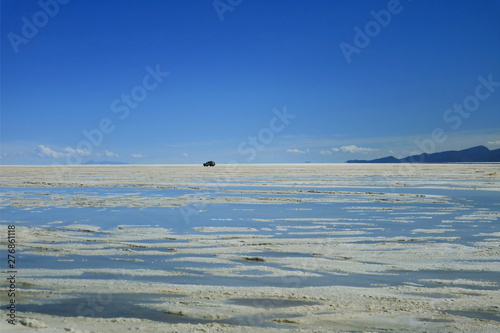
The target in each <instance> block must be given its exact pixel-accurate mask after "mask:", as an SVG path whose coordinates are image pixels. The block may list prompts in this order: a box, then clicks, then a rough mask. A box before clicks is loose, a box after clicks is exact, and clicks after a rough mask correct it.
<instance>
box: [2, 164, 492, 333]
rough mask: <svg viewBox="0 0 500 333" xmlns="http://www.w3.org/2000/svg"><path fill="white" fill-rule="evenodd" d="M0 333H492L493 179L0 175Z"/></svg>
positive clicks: (429, 169) (293, 173)
mask: <svg viewBox="0 0 500 333" xmlns="http://www.w3.org/2000/svg"><path fill="white" fill-rule="evenodd" d="M0 186H1V187H2V195H1V201H0V208H1V214H2V216H1V225H2V226H3V227H2V230H4V232H3V233H2V238H1V239H2V243H1V244H0V246H1V247H2V248H1V250H2V280H1V281H2V282H1V284H2V287H6V286H7V284H6V282H5V281H7V280H6V279H4V278H3V277H7V269H6V267H5V261H4V258H6V256H7V252H6V251H5V250H6V249H7V242H6V237H5V236H6V235H7V231H6V230H7V225H16V244H17V246H18V247H17V250H18V251H17V252H16V256H17V262H16V265H17V267H16V268H17V270H18V273H17V279H16V282H17V286H18V292H17V293H16V302H17V308H16V310H17V319H18V321H17V323H16V325H10V324H8V323H7V322H6V320H5V319H7V311H6V310H5V306H6V304H7V302H8V301H9V298H8V297H7V295H6V294H5V293H2V295H1V301H2V312H1V313H0V315H2V316H3V317H2V320H1V321H0V325H1V326H0V327H1V331H2V332H4V331H6V332H10V331H12V332H22V331H26V332H32V331H37V332H67V331H75V332H76V331H81V332H87V331H88V332H92V331H94V332H123V331H128V330H139V329H140V330H141V331H143V332H159V331H162V332H281V331H287V330H293V331H295V332H335V331H339V332H358V331H359V332H364V331H386V330H392V331H412V332H443V331H446V332H455V331H456V332H459V331H467V332H497V331H499V330H500V314H499V312H500V311H499V304H500V292H499V283H500V274H499V273H500V227H499V219H500V200H499V198H500V197H499V194H500V167H499V165H498V164H458V165H406V164H403V165H392V164H391V165H388V164H381V165H373V164H371V165H352V164H349V165H347V164H321V165H312V164H304V165H217V166H216V167H215V168H203V167H202V166H201V165H200V166H193V165H190V166H186V165H183V166H64V167H52V166H45V167H38V166H37V167H24V166H23V167H15V166H12V167H10V166H3V167H2V169H1V178H0Z"/></svg>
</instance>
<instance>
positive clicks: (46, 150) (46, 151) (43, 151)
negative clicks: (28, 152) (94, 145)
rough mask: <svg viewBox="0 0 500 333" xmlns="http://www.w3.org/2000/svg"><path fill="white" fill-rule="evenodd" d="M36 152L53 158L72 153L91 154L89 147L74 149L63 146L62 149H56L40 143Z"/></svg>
mask: <svg viewBox="0 0 500 333" xmlns="http://www.w3.org/2000/svg"><path fill="white" fill-rule="evenodd" d="M35 152H36V153H38V155H39V156H42V157H52V158H63V157H68V156H71V155H80V156H89V155H90V151H89V150H88V149H74V148H71V147H66V148H63V149H62V151H55V150H53V149H51V148H49V147H46V146H44V145H38V147H36V148H35Z"/></svg>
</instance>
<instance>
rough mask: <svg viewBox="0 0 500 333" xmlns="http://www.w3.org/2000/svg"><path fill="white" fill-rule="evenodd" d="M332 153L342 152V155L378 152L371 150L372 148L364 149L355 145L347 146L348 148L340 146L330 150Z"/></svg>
mask: <svg viewBox="0 0 500 333" xmlns="http://www.w3.org/2000/svg"><path fill="white" fill-rule="evenodd" d="M332 151H333V152H335V153H338V152H340V151H341V152H343V153H351V154H354V153H368V152H372V151H378V149H372V148H365V147H358V146H355V145H348V146H342V147H340V148H332Z"/></svg>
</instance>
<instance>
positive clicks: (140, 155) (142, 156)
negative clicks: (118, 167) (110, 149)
mask: <svg viewBox="0 0 500 333" xmlns="http://www.w3.org/2000/svg"><path fill="white" fill-rule="evenodd" d="M130 156H132V157H133V158H144V155H142V154H132V155H130Z"/></svg>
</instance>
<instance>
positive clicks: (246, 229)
mask: <svg viewBox="0 0 500 333" xmlns="http://www.w3.org/2000/svg"><path fill="white" fill-rule="evenodd" d="M193 229H194V230H196V231H198V232H250V231H252V232H256V231H258V230H257V229H255V228H250V227H195V228H193Z"/></svg>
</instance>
